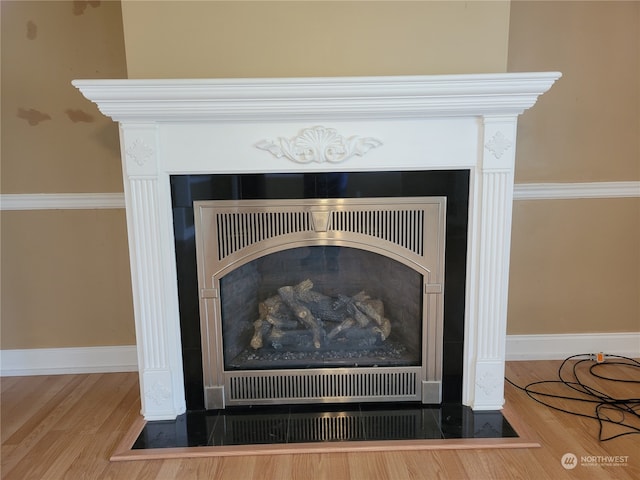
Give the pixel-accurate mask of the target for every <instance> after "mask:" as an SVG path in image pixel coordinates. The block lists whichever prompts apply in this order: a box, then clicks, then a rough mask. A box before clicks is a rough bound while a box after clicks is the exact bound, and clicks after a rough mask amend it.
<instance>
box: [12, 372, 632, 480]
mask: <svg viewBox="0 0 640 480" xmlns="http://www.w3.org/2000/svg"><path fill="white" fill-rule="evenodd" d="M559 365H560V362H555V361H543V362H508V363H507V377H508V378H509V379H510V380H512V381H514V382H515V383H517V384H519V385H525V384H527V383H530V382H533V381H537V380H554V379H556V378H557V369H558V366H559ZM615 368H616V367H611V369H608V370H607V373H608V374H612V372H613V371H614V370H613V369H615ZM617 375H619V376H620V377H624V378H629V376H630V374H629V369H625V368H621V369H620V370H619V371H618V372H617ZM633 375H635V373H633ZM635 380H637V378H635ZM594 386H595V388H598V389H600V390H601V391H606V392H607V393H610V394H612V395H614V396H616V397H625V398H638V397H640V391H638V390H639V384H637V383H622V384H621V383H615V384H614V385H612V384H611V382H608V381H606V380H599V379H598V382H597V384H594ZM544 388H546V389H547V391H549V392H550V393H562V394H563V395H566V394H567V393H568V392H567V391H566V390H562V391H561V390H560V388H562V387H561V386H559V385H550V386H546V387H544ZM611 390H614V391H613V392H612V391H611ZM0 392H1V393H0V395H1V397H0V405H1V418H0V420H1V424H0V427H1V441H2V444H1V457H2V462H1V464H0V472H1V478H2V479H6V480H13V479H16V480H31V479H33V480H42V479H52V480H58V479H73V480H77V479H114V480H120V479H122V480H133V479H135V480H140V479H143V480H144V479H148V480H159V479H162V480H164V479H188V480H199V479H221V480H227V479H228V480H250V479H255V480H258V479H259V480H268V479H278V480H281V479H304V480H311V479H327V480H341V479H345V480H377V479H380V480H383V479H384V480H389V479H391V480H402V479H433V478H443V479H518V478H521V479H547V478H548V479H554V480H555V479H563V478H571V479H576V478H577V479H591V478H593V479H616V480H626V479H629V480H632V479H638V478H640V435H627V436H623V437H620V438H617V439H614V440H610V441H607V442H600V441H598V424H597V422H595V421H594V420H590V419H586V418H582V417H576V416H572V415H569V414H566V413H562V412H560V411H556V410H553V409H551V408H549V407H546V406H543V405H540V404H538V403H536V402H535V401H533V400H532V399H530V398H529V397H528V396H527V395H526V394H525V393H524V392H522V391H520V390H518V389H516V388H515V387H513V386H511V385H508V384H507V385H506V389H505V397H506V402H507V407H508V408H509V409H513V410H514V411H516V412H517V414H518V418H519V421H520V422H521V423H523V424H524V428H525V429H526V430H527V433H528V434H531V435H533V436H534V437H535V438H536V440H537V441H538V442H539V443H540V444H541V447H540V448H518V449H512V448H511V449H472V450H469V449H465V450H455V449H452V450H430V451H424V450H422V451H415V450H408V451H375V452H333V453H304V454H279V455H258V456H232V457H208V458H177V459H165V460H136V461H123V462H110V461H109V457H110V456H111V454H112V453H113V451H114V450H115V449H116V447H117V445H118V444H119V443H120V442H121V440H122V438H123V437H124V436H125V435H126V433H127V432H128V431H129V430H130V427H131V425H132V424H133V423H134V421H135V420H136V418H138V415H139V409H140V401H139V392H138V382H137V374H135V373H111V374H92V375H59V376H38V377H4V378H2V379H0ZM553 401H554V405H556V406H558V407H564V408H569V409H572V410H575V409H576V408H579V409H580V411H583V412H584V413H589V411H590V409H593V405H591V404H586V403H584V404H583V405H580V406H578V407H576V406H575V404H574V403H569V402H568V401H566V400H562V399H554V400H553ZM625 420H629V421H631V419H628V418H627V419H625ZM636 426H637V427H640V425H638V424H636ZM521 427H522V426H521ZM606 429H608V430H607V431H606V432H605V433H612V432H613V433H615V432H619V431H621V430H620V428H619V427H618V426H616V425H607V426H605V430H606ZM566 453H573V454H575V455H576V457H577V463H576V467H575V468H573V469H566V468H564V467H563V465H562V463H561V459H562V456H563V455H564V454H566ZM603 456H618V457H626V462H625V463H624V464H622V465H620V466H609V465H606V463H605V462H606V461H605V460H604V459H602V458H598V457H603ZM583 457H585V458H584V459H585V462H582V461H581V460H583ZM587 457H588V458H587ZM586 460H591V461H590V462H587V461H586Z"/></svg>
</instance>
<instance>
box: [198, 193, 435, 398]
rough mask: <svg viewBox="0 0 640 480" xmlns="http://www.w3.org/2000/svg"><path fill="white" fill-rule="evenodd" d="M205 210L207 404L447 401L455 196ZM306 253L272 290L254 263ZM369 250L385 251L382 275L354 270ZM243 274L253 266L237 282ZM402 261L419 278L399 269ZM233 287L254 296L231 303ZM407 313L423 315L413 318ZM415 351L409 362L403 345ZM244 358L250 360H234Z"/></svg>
mask: <svg viewBox="0 0 640 480" xmlns="http://www.w3.org/2000/svg"><path fill="white" fill-rule="evenodd" d="M194 214H195V233H196V256H197V265H198V288H199V296H200V325H201V339H202V357H203V358H202V360H203V375H204V397H205V407H206V408H207V409H220V408H225V407H226V406H235V405H261V404H262V405H264V404H294V403H327V402H331V403H341V402H397V401H418V402H422V403H425V404H438V403H440V402H441V400H442V350H443V318H444V313H443V305H444V266H445V265H444V264H445V261H444V258H445V257H444V253H445V220H446V197H399V198H398V197H394V198H337V199H295V200H220V201H216V200H213V201H198V202H194ZM306 252H311V254H310V255H307V256H305V258H302V260H300V262H302V263H299V264H296V265H311V266H308V271H299V270H296V271H295V272H287V268H288V267H287V266H286V262H285V266H284V267H281V273H282V274H280V275H279V274H277V273H276V274H275V275H271V276H270V275H266V276H268V277H269V278H270V279H271V280H269V281H267V284H266V285H265V284H264V283H263V277H264V275H261V274H260V273H258V272H254V271H253V270H252V265H253V264H255V262H256V261H263V260H264V259H267V258H269V257H273V256H274V255H289V254H291V255H294V256H296V255H297V256H298V257H300V256H301V255H302V254H303V253H306ZM335 252H337V254H336V253H335ZM360 255H363V257H360ZM338 256H339V257H340V258H338ZM367 256H371V257H372V258H377V257H378V256H379V257H380V258H381V260H380V262H382V263H380V265H379V266H378V267H377V269H378V270H379V271H380V270H381V271H380V272H379V275H369V274H367V275H364V276H365V277H368V278H360V279H359V278H357V275H358V273H356V272H354V273H349V268H348V265H347V264H348V263H349V260H348V259H351V260H350V261H351V265H355V264H360V263H365V262H364V259H366V258H367ZM273 258H279V257H273ZM360 258H362V259H363V261H362V262H360ZM304 262H309V263H304ZM335 262H337V263H335ZM354 262H355V263H354ZM385 262H386V263H385ZM320 263H322V265H320ZM373 263H375V262H373ZM296 268H297V267H296ZM372 268H376V267H372ZM241 269H249V270H250V271H251V272H252V273H250V274H249V275H244V274H238V275H236V277H238V279H236V280H227V279H230V278H231V277H232V276H233V275H234V272H239V271H240V270H241ZM403 269H404V271H406V272H408V273H407V275H408V276H407V277H401V276H400V275H402V274H401V273H398V275H396V274H395V273H394V272H402V271H403ZM254 270H255V269H254ZM351 270H358V271H360V269H359V268H358V269H351ZM345 271H346V272H347V273H344V272H345ZM364 271H366V270H364ZM335 272H343V273H340V274H338V273H335ZM332 275H334V276H332ZM278 276H284V277H285V278H284V279H283V281H282V282H283V283H282V284H279V283H277V282H276V283H275V284H274V280H273V277H278ZM361 276H362V275H361ZM402 278H408V279H412V280H411V281H407V282H406V285H404V282H403V281H402ZM391 279H394V280H391ZM225 281H228V282H231V283H230V284H231V285H233V286H232V287H230V286H227V287H225V285H224V283H225ZM367 282H368V283H367ZM385 282H387V284H389V285H390V283H389V282H392V283H394V285H399V286H392V287H390V288H386V287H385V285H386V284H385ZM294 283H295V284H294ZM227 285H229V283H228V284H227ZM362 285H369V286H371V288H366V287H365V289H364V290H363V291H360V287H361V286H362ZM328 286H330V287H328ZM225 288H226V289H227V290H226V291H232V290H233V291H234V292H238V291H240V290H246V291H247V292H248V294H247V296H246V297H245V298H244V299H242V297H240V299H235V300H233V301H232V302H231V303H225V302H226V298H227V296H226V294H224V291H225ZM394 288H395V289H396V290H394ZM398 289H401V290H402V294H397V292H400V290H398ZM328 290H330V291H328ZM356 290H357V292H356ZM365 290H373V291H365ZM405 290H407V291H408V292H409V293H408V294H407V293H406V292H405ZM300 292H302V293H300ZM381 292H382V293H381ZM387 292H389V293H387ZM394 292H396V293H394ZM239 294H240V295H242V292H239ZM402 295H407V298H408V299H409V300H407V302H406V303H407V307H406V309H405V307H404V305H403V304H402V302H404V299H402V298H401V299H399V300H396V297H401V296H402ZM222 297H225V298H224V299H223V298H222ZM301 298H302V299H303V300H304V301H302V302H301V301H300V299H301ZM307 300H308V301H309V302H307ZM269 302H271V303H269ZM409 304H411V305H412V306H409ZM225 305H226V306H225ZM265 305H270V307H268V308H267V307H266V306H265ZM374 307H375V308H374ZM270 309H271V310H270ZM225 310H226V311H225ZM274 311H277V312H278V313H274ZM405 311H406V312H409V313H405ZM229 312H233V314H232V316H233V320H230V319H229V317H230V316H231V314H230V313H229ZM269 312H270V313H269ZM410 312H414V313H415V315H411V314H410ZM271 314H273V315H271ZM225 315H226V317H225ZM341 315H342V316H341ZM274 317H275V318H274ZM401 317H402V319H404V318H405V317H407V318H410V317H416V318H417V320H413V322H414V323H413V325H415V327H412V326H411V323H409V322H411V320H408V321H406V322H405V323H403V321H404V320H401ZM332 322H333V323H332ZM223 325H224V328H223ZM414 328H415V330H416V331H415V332H411V330H412V329H414ZM231 330H233V332H231V333H229V332H230V331H231ZM400 332H404V333H400ZM407 332H408V333H407ZM394 335H395V336H394ZM237 338H242V340H241V343H240V346H238V344H237V343H235V340H234V341H233V342H232V339H237ZM281 338H284V339H285V340H287V341H288V342H289V346H286V345H285V347H284V350H282V344H283V343H284V344H286V343H287V342H286V341H281V340H280V339H281ZM401 338H405V339H406V340H404V342H405V343H406V344H407V346H402V345H401V344H402V343H403V341H402V340H401ZM274 339H277V340H274ZM340 342H341V343H340ZM349 342H352V343H349ZM414 342H415V343H416V344H417V347H415V346H414ZM232 343H233V345H234V346H233V347H229V346H230V345H232ZM225 344H226V345H225ZM291 345H293V346H291ZM345 345H346V347H345ZM396 345H400V347H398V348H396ZM244 347H246V348H244ZM225 348H227V350H225ZM229 348H231V354H230V355H225V351H227V352H228V351H229ZM356 350H357V352H356V353H354V351H356ZM406 350H409V351H412V352H414V353H413V356H412V357H411V358H410V359H405V358H404V357H403V356H402V353H397V352H404V351H406ZM415 350H417V352H415ZM346 351H349V354H348V355H347V354H346V353H344V354H343V356H341V355H342V354H341V353H340V352H346ZM389 351H391V353H389ZM283 352H284V353H283ZM336 352H338V353H336ZM372 352H374V353H373V354H372ZM375 352H377V353H375ZM379 352H382V353H379ZM236 355H239V357H238V358H242V359H243V360H242V361H243V362H244V361H245V360H246V362H247V363H242V364H241V363H239V361H235V360H233V361H232V358H236ZM305 355H306V357H305ZM354 355H355V356H354ZM371 355H374V357H373V358H372V357H371ZM375 355H378V357H375ZM394 355H396V356H395V357H394ZM347 357H349V358H351V359H352V360H348V359H347ZM256 358H257V360H256ZM288 358H293V359H294V360H293V361H287V359H288ZM354 358H355V359H354ZM390 358H391V360H389V359H390ZM393 358H398V360H397V361H395V360H393ZM256 362H257V363H256ZM256 365H257V366H256Z"/></svg>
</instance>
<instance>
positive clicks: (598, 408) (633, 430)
mask: <svg viewBox="0 0 640 480" xmlns="http://www.w3.org/2000/svg"><path fill="white" fill-rule="evenodd" d="M577 358H580V360H578V361H576V362H575V363H574V364H573V368H572V369H571V373H572V375H573V378H572V379H567V378H566V372H565V370H566V368H565V366H566V365H567V363H568V362H569V361H571V360H574V359H577ZM594 358H595V357H594V355H592V354H588V353H587V354H580V355H572V356H570V357H567V358H566V359H565V360H564V361H563V362H562V364H561V365H560V367H559V368H558V379H559V380H541V381H537V382H532V383H529V384H528V385H526V386H524V387H521V386H520V385H517V384H515V383H514V382H512V381H511V380H509V379H508V378H506V377H505V380H506V381H507V382H508V383H510V384H511V385H513V386H514V387H516V388H517V389H519V390H522V391H523V392H525V393H526V394H527V395H528V396H529V397H530V398H532V399H533V400H535V401H536V402H538V403H540V404H542V405H545V406H547V407H549V408H552V409H554V410H558V411H560V412H564V413H568V414H570V415H576V416H578V417H584V418H589V419H593V420H597V421H598V426H599V430H598V440H600V441H601V442H606V441H607V440H613V439H614V438H618V437H622V436H625V435H632V434H638V433H640V427H637V426H635V425H631V424H629V422H628V421H627V419H628V418H629V416H631V417H632V418H633V417H636V418H637V419H639V420H640V398H616V397H612V396H611V395H608V394H607V393H605V392H601V391H599V390H597V389H596V388H594V387H592V386H590V385H588V384H587V383H586V380H585V379H584V373H581V372H580V371H579V369H578V367H579V366H581V365H584V364H585V363H591V365H590V367H589V368H588V369H587V371H588V372H589V374H590V375H592V376H593V377H595V378H600V379H603V380H607V381H610V382H625V383H637V384H640V372H638V377H637V379H621V378H614V377H611V376H606V375H603V373H602V371H603V370H604V369H605V367H606V366H614V365H617V366H625V367H631V368H637V369H639V370H640V362H639V361H637V360H634V359H633V358H628V357H623V356H620V355H606V356H605V357H604V359H605V360H604V361H602V362H595V360H594ZM608 358H615V359H618V360H616V361H607V360H606V359H608ZM596 370H599V373H596ZM550 384H560V385H563V386H565V387H568V388H570V389H571V390H573V391H575V392H577V393H579V394H581V395H583V396H582V397H579V396H569V395H558V394H552V393H546V392H541V391H539V390H538V389H536V388H534V387H537V386H541V385H550ZM539 397H543V398H544V397H546V398H555V399H561V400H569V401H575V402H586V403H593V404H595V408H594V413H593V414H585V413H579V412H575V411H571V410H567V409H564V408H560V407H556V406H554V405H552V404H551V403H548V402H546V401H543V400H542V399H541V398H539ZM615 417H617V418H615ZM605 423H612V424H615V425H618V426H621V427H624V428H626V429H628V430H627V431H626V432H622V433H619V434H617V435H613V436H610V437H603V427H604V424H605Z"/></svg>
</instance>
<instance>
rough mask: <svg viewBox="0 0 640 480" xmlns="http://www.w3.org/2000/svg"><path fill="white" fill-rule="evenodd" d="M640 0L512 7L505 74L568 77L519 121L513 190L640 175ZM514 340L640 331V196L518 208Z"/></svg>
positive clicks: (512, 300) (513, 281) (513, 268)
mask: <svg viewBox="0 0 640 480" xmlns="http://www.w3.org/2000/svg"><path fill="white" fill-rule="evenodd" d="M639 35H640V2H537V1H532V2H520V1H518V2H513V3H512V5H511V28H510V34H509V71H538V70H540V71H544V70H560V71H562V72H563V77H562V78H561V79H560V80H559V81H558V82H557V84H556V85H554V86H553V88H552V89H551V90H550V91H549V92H548V93H547V94H545V95H543V96H542V97H541V98H540V101H539V102H538V103H537V104H536V106H535V107H534V108H533V109H531V110H529V111H527V112H525V113H524V114H523V115H522V116H521V118H520V119H519V124H518V154H517V162H516V182H520V183H532V182H570V183H571V182H602V181H637V180H639V179H640V123H639V122H640V66H639V62H640V36H639ZM512 242H513V245H512V255H511V276H510V291H509V313H508V333H509V334H533V333H573V332H576V333H582V332H629V331H636V332H637V331H640V198H632V199H588V200H536V201H517V202H515V205H514V214H513V234H512Z"/></svg>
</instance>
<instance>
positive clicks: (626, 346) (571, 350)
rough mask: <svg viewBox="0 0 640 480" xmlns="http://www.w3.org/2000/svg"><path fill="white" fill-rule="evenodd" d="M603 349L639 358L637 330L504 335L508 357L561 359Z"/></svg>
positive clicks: (639, 345) (638, 335)
mask: <svg viewBox="0 0 640 480" xmlns="http://www.w3.org/2000/svg"><path fill="white" fill-rule="evenodd" d="M598 352H603V353H606V354H610V355H620V356H623V357H630V358H639V357H640V332H625V333H568V334H559V335H507V360H508V361H509V360H564V359H565V358H567V357H569V356H571V355H579V354H583V353H598Z"/></svg>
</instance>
